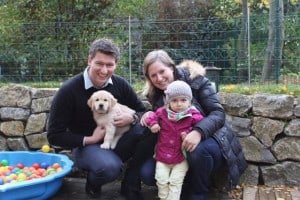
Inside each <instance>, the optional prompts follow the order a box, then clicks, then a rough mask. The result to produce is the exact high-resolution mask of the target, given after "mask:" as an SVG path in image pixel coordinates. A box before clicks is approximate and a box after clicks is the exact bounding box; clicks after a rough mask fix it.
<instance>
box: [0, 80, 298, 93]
mask: <svg viewBox="0 0 300 200" xmlns="http://www.w3.org/2000/svg"><path fill="white" fill-rule="evenodd" d="M20 84H22V85H25V86H29V87H33V88H59V87H60V86H61V84H62V83H61V82H55V81H53V82H52V81H50V82H25V83H20ZM4 85H8V83H1V82H0V87H2V86H4ZM143 87H144V82H143V81H140V82H136V83H134V84H133V88H134V89H135V91H142V90H143ZM219 91H220V92H227V93H239V94H246V95H249V94H256V93H268V94H287V95H292V96H300V85H299V84H257V83H254V84H251V85H248V84H236V85H220V86H219Z"/></svg>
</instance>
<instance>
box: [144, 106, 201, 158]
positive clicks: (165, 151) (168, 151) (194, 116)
mask: <svg viewBox="0 0 300 200" xmlns="http://www.w3.org/2000/svg"><path fill="white" fill-rule="evenodd" d="M188 114H191V116H188V117H185V118H183V119H180V120H179V121H171V120H169V119H168V113H167V110H166V108H164V107H162V108H159V109H157V110H156V112H155V113H152V114H151V115H149V116H148V118H147V119H146V123H147V125H148V126H150V127H151V126H152V125H154V124H157V123H158V124H159V125H160V132H159V133H158V134H159V137H158V142H157V144H156V149H155V159H156V160H158V161H161V162H163V163H166V164H177V163H180V162H182V161H183V160H184V159H185V157H184V155H183V153H182V149H181V143H182V139H181V133H182V132H185V133H187V134H188V133H189V132H190V131H191V130H192V128H193V126H194V125H195V124H196V123H198V122H199V121H201V120H202V119H203V116H202V114H201V113H200V112H199V111H198V110H196V109H195V108H191V109H190V110H189V111H188Z"/></svg>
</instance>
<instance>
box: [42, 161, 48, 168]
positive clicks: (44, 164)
mask: <svg viewBox="0 0 300 200" xmlns="http://www.w3.org/2000/svg"><path fill="white" fill-rule="evenodd" d="M48 167H49V164H48V163H46V162H42V163H41V168H43V169H47V168H48Z"/></svg>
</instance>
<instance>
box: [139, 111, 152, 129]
mask: <svg viewBox="0 0 300 200" xmlns="http://www.w3.org/2000/svg"><path fill="white" fill-rule="evenodd" d="M150 113H153V111H148V112H145V113H144V114H143V116H142V117H141V120H140V123H141V125H142V126H147V123H146V119H147V117H148V116H149V114H150Z"/></svg>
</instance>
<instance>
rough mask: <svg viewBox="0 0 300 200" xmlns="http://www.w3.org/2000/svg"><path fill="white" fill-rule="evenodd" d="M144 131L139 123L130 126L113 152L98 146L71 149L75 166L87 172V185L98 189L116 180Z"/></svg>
mask: <svg viewBox="0 0 300 200" xmlns="http://www.w3.org/2000/svg"><path fill="white" fill-rule="evenodd" d="M144 129H145V128H144V127H142V126H141V125H140V124H139V123H137V124H136V125H134V126H132V127H131V129H130V130H129V131H128V132H126V133H125V134H124V135H123V136H122V137H121V139H120V140H119V142H118V144H117V146H116V148H115V149H114V150H107V149H102V148H100V144H93V145H87V146H85V147H81V148H75V149H73V151H72V154H73V159H74V163H75V165H76V166H77V167H79V168H81V169H83V170H86V171H87V183H88V184H89V185H91V186H92V187H94V188H100V187H101V186H102V185H103V184H106V183H109V182H112V181H114V180H115V179H117V178H118V177H119V176H120V174H121V173H122V171H123V168H124V162H125V161H127V160H128V159H129V158H130V157H132V156H133V155H134V153H135V151H136V145H137V143H138V142H139V140H140V139H141V137H142V135H143V133H144ZM136 174H137V175H139V174H138V173H136Z"/></svg>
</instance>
